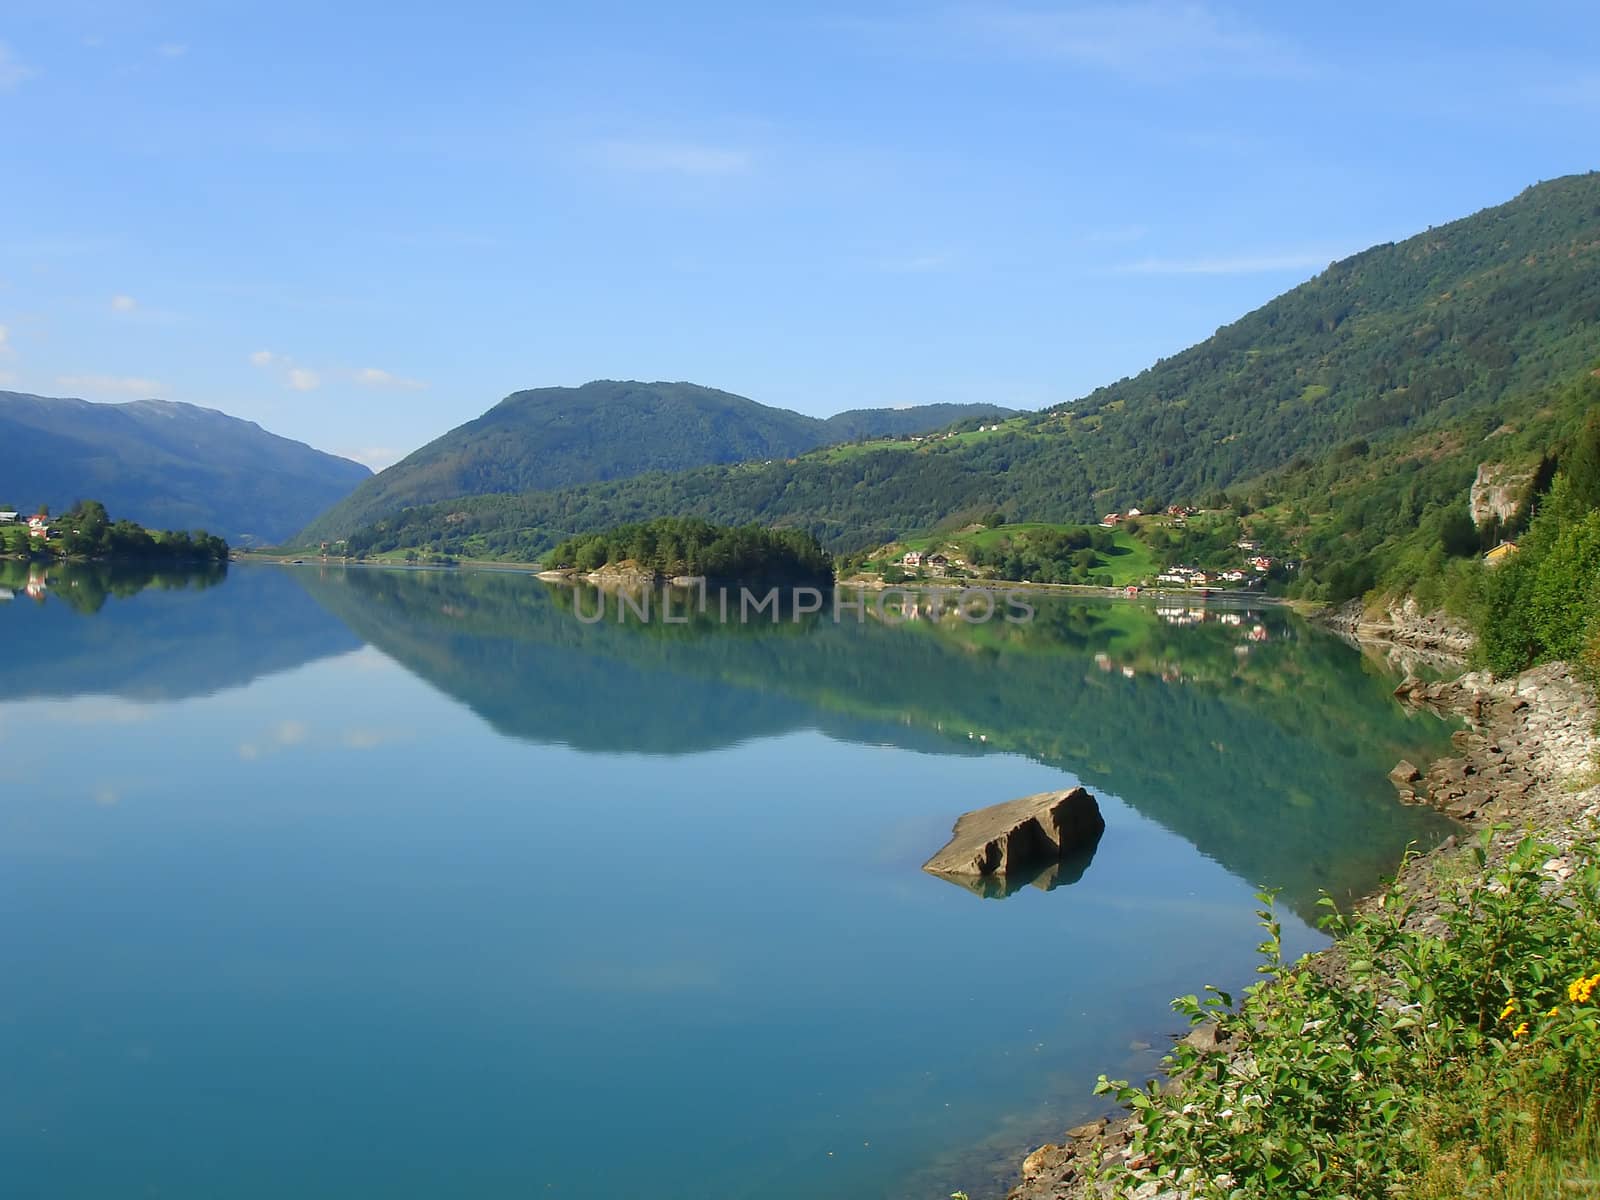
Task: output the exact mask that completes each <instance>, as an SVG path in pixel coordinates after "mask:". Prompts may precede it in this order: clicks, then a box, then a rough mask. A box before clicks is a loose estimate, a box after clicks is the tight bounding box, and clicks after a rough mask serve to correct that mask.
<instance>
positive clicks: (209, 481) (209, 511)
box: [0, 392, 371, 542]
mask: <svg viewBox="0 0 1600 1200" xmlns="http://www.w3.org/2000/svg"><path fill="white" fill-rule="evenodd" d="M370 474H371V472H370V471H369V470H368V469H367V468H366V467H364V466H362V465H361V464H360V463H356V462H352V461H350V460H349V459H344V458H339V457H338V456H336V455H332V454H327V453H324V452H323V451H321V450H316V449H313V448H312V447H310V446H307V445H305V444H304V443H303V442H296V441H292V440H291V439H289V438H285V437H279V436H278V435H277V434H274V433H269V432H268V431H266V430H264V429H262V428H261V426H259V425H257V424H255V423H254V422H253V421H245V420H242V419H240V418H238V417H231V416H228V415H227V414H226V413H222V412H218V411H216V410H215V409H209V408H199V407H197V406H195V405H192V404H183V403H179V402H176V401H170V400H135V401H132V402H129V403H126V404H93V403H90V402H89V401H87V400H77V399H60V398H54V397H48V396H35V395H31V394H27V393H22V392H0V503H4V504H13V505H17V506H19V507H26V508H30V509H32V508H36V507H37V506H38V505H40V504H47V505H49V506H50V507H51V508H52V509H55V510H60V509H64V508H67V507H69V506H71V505H72V504H73V503H75V502H76V501H78V500H81V499H94V500H99V501H102V502H103V503H104V504H105V505H106V507H107V508H109V509H110V510H111V511H112V512H113V513H114V514H115V515H116V516H118V517H128V518H130V519H132V520H134V521H137V522H139V523H140V524H142V525H145V526H148V527H151V528H155V529H205V530H207V531H208V532H211V533H214V534H217V535H219V536H221V537H224V538H227V539H228V540H229V541H233V542H238V541H242V540H247V539H249V538H256V539H260V540H262V541H274V540H277V539H279V538H282V537H284V536H286V535H288V534H290V533H292V532H294V530H296V529H298V528H299V527H300V526H302V525H303V524H305V522H306V521H307V520H309V519H310V518H311V517H312V516H314V515H315V514H316V513H318V512H320V511H322V509H324V508H326V507H327V506H328V505H329V504H332V503H333V502H334V501H335V500H338V499H339V498H340V497H342V496H344V495H346V494H348V493H349V491H350V489H351V488H353V487H355V486H356V484H358V483H359V482H361V481H362V480H363V479H365V478H367V477H368V476H369V475H370Z"/></svg>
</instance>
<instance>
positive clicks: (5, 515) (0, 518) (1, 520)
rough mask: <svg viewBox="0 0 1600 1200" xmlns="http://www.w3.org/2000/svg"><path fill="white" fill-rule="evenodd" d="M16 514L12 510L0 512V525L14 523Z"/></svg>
mask: <svg viewBox="0 0 1600 1200" xmlns="http://www.w3.org/2000/svg"><path fill="white" fill-rule="evenodd" d="M16 523H17V514H16V513H14V512H0V525H15V524H16Z"/></svg>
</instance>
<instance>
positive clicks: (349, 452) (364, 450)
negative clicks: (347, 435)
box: [334, 446, 400, 471]
mask: <svg viewBox="0 0 1600 1200" xmlns="http://www.w3.org/2000/svg"><path fill="white" fill-rule="evenodd" d="M334 453H335V454H337V455H339V456H340V457H342V458H349V459H353V460H355V461H356V462H358V463H360V464H361V465H362V466H365V467H371V468H372V469H373V470H374V471H381V470H383V468H385V467H387V466H390V465H392V464H394V463H397V462H399V461H400V451H398V450H396V449H395V448H394V447H393V446H360V447H356V448H351V447H348V446H346V447H341V448H340V449H338V450H335V451H334Z"/></svg>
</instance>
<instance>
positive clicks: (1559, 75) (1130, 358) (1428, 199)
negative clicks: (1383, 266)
mask: <svg viewBox="0 0 1600 1200" xmlns="http://www.w3.org/2000/svg"><path fill="white" fill-rule="evenodd" d="M1597 52H1600V21H1596V20H1595V19H1594V14H1593V10H1592V7H1591V6H1590V5H1588V4H1583V3H1571V4H1522V5H1517V6H1508V5H1503V4H1494V5H1488V4H1485V5H1474V4H1470V3H1467V4H1462V3H1456V4H1450V5H1443V4H1408V5H1393V4H1384V5H1375V4H1373V5H1368V4H1345V5H1316V6H1310V5H1283V4H1233V5H1223V4H1212V3H1164V2H1158V3H1140V4H1088V5H1082V4H1046V3H1026V4H1021V3H1019V4H1012V3H998V2H994V3H991V2H988V0H977V2H974V3H955V4H926V5H925V4H836V3H828V2H822V3H812V4H787V5H779V4H752V3H749V2H748V0H746V2H744V3H730V4H716V3H689V2H682V0H680V2H679V3H675V4H671V5H663V4H659V3H631V2H630V3H624V2H606V0H592V2H590V3H582V4H579V3H570V4H566V3H563V4H554V3H532V4H510V3H507V4H494V3H472V2H470V0H469V2H465V3H457V4H453V5H442V4H421V3H406V2H404V0H400V2H394V3H385V4H369V3H364V2H351V0H347V2H342V3H339V4H328V3H326V2H319V3H314V4H306V3H298V2H295V0H274V2H273V3H244V2H240V3H222V2H210V3H162V2H159V0H92V2H87V0H48V2H41V0H7V3H6V4H5V5H4V6H3V7H0V387H6V388H12V389H19V390H26V391H34V392H39V393H43V394H46V395H79V396H83V397H85V398H88V399H92V400H125V399H131V398H136V397H141V396H151V395H153V396H161V397H164V398H167V399H172V400H185V401H189V402H192V403H196V404H203V405H207V406H211V407H215V408H220V409H223V410H224V411H227V412H231V413H234V414H236V415H239V416H243V417H247V418H249V419H251V420H256V421H259V422H260V423H261V424H263V425H264V426H266V427H267V428H269V429H272V430H274V431H275V432H279V433H283V434H285V435H287V436H291V437H295V438H300V439H303V440H306V441H309V442H311V443H312V444H314V445H317V446H320V447H323V448H326V449H330V450H334V451H337V452H340V453H345V454H350V455H352V456H355V457H359V458H362V459H363V460H364V461H367V462H369V463H370V464H372V465H374V466H381V465H384V464H386V463H388V462H390V461H393V460H394V459H395V458H397V457H399V456H400V455H402V454H404V453H405V452H407V451H409V450H411V449H413V448H415V447H416V446H418V445H420V444H422V443H423V442H425V441H427V440H428V439H430V438H432V437H435V436H437V435H438V434H439V433H442V432H443V431H444V430H446V429H448V428H450V427H451V426H453V425H456V424H459V423H460V422H461V421H463V420H466V419H469V418H471V417H473V416H476V415H477V414H478V413H480V412H481V411H483V410H484V409H485V408H487V407H489V406H490V405H491V404H492V403H494V402H495V401H496V400H498V399H499V398H500V397H502V396H503V395H505V394H506V393H507V392H510V391H513V390H515V389H517V388H522V387H535V386H541V385H547V384H576V383H581V382H583V381H584V380H587V379H593V378H644V379H689V380H693V381H695V382H699V383H705V384H709V385H712V386H716V387H721V388H726V389H728V390H730V391H735V392H739V393H742V394H744V395H747V396H751V397H753V398H755V399H757V400H761V401H763V402H765V403H769V404H779V405H784V406H787V407H791V408H795V409H799V410H801V411H804V412H813V413H828V412H834V411H837V410H839V409H844V408H851V407H858V406H864V405H903V404H909V403H923V402H932V401H955V400H988V401H995V402H999V403H1007V404H1014V405H1017V406H1021V407H1036V406H1039V405H1043V404H1048V403H1054V402H1056V401H1059V400H1066V399H1071V398H1073V397H1076V396H1079V395H1081V394H1083V393H1084V392H1086V391H1088V390H1089V389H1091V388H1092V387H1094V386H1096V385H1097V384H1101V383H1105V382H1109V381H1111V380H1114V379H1116V378H1119V377H1121V376H1123V375H1127V374H1132V373H1134V372H1136V371H1138V370H1140V369H1141V368H1143V367H1145V366H1148V365H1149V364H1150V363H1151V362H1152V361H1153V360H1154V359H1155V358H1157V357H1159V356H1161V355H1164V354H1170V353H1173V352H1175V351H1177V350H1179V349H1181V348H1183V347H1184V346H1186V345H1189V344H1191V343H1193V342H1195V341H1197V340H1199V339H1201V338H1203V337H1205V336H1207V335H1208V334H1210V333H1211V332H1212V331H1213V330H1214V329H1215V328H1216V327H1217V326H1219V325H1221V324H1224V323H1226V322H1228V321H1229V320H1232V319H1233V318H1235V317H1237V316H1239V315H1240V314H1241V313H1243V312H1245V311H1247V310H1249V309H1250V308H1253V307H1255V306H1256V305H1258V304H1260V303H1262V302H1264V301H1266V300H1267V299H1269V298H1271V297H1272V296H1274V295H1276V294H1277V293H1279V292H1281V291H1283V290H1285V289H1287V288H1288V287H1290V286H1292V285H1294V284H1295V283H1297V282H1299V281H1300V280H1302V279H1305V278H1307V277H1309V276H1310V275H1312V274H1315V273H1316V271H1317V270H1318V269H1320V268H1321V267H1322V266H1324V265H1326V264H1327V263H1328V262H1329V261H1331V260H1332V259H1334V258H1337V257H1341V256H1343V255H1345V254H1347V253H1350V252H1353V251H1355V250H1357V249H1360V248H1362V247H1364V246H1367V245H1369V244H1372V243H1374V242H1380V241H1386V240H1390V239H1395V238H1400V237H1404V236H1407V235H1409V234H1411V233H1414V232H1417V231H1419V230H1421V229H1423V228H1426V227H1427V226H1428V225H1430V224H1439V223H1442V222H1444V221H1447V220H1450V219H1452V218H1454V217H1457V216H1462V215H1465V214H1466V213H1469V212H1472V211H1474V210H1476V209H1478V208H1481V207H1484V206H1485V205H1489V204H1494V203H1498V202H1501V201H1503V200H1506V199H1509V198H1510V197H1511V196H1513V195H1514V194H1516V193H1517V192H1518V191H1519V190H1521V189H1522V188H1523V187H1525V186H1527V185H1528V184H1531V183H1534V182H1536V181H1537V180H1539V179H1548V178H1552V177H1554V176H1557V175H1563V174H1567V173H1570V172H1574V171H1583V170H1589V169H1591V168H1594V167H1596V166H1600V139H1597V137H1596V130H1597V129H1600V53H1597Z"/></svg>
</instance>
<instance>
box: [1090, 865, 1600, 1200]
mask: <svg viewBox="0 0 1600 1200" xmlns="http://www.w3.org/2000/svg"><path fill="white" fill-rule="evenodd" d="M1488 844H1489V843H1488V835H1487V834H1486V835H1485V836H1484V840H1483V841H1482V842H1481V843H1480V844H1479V846H1478V847H1477V850H1476V854H1477V863H1478V870H1477V871H1475V872H1473V873H1472V876H1471V878H1470V879H1468V880H1466V881H1463V882H1461V883H1458V884H1457V885H1455V889H1454V891H1453V892H1452V893H1451V894H1450V895H1449V896H1448V897H1447V899H1446V903H1445V906H1444V908H1443V911H1442V912H1441V913H1440V914H1439V918H1438V919H1439V921H1440V922H1441V924H1442V930H1441V931H1440V933H1439V934H1438V935H1437V936H1436V935H1434V934H1430V933H1427V932H1423V931H1422V930H1421V929H1419V928H1418V927H1417V926H1418V924H1419V923H1418V922H1416V921H1414V920H1412V918H1414V917H1415V916H1416V914H1415V913H1414V911H1413V910H1412V909H1411V908H1410V907H1409V906H1408V904H1407V903H1406V901H1405V900H1404V899H1403V897H1402V896H1401V895H1400V893H1399V892H1398V891H1395V890H1391V891H1390V892H1389V893H1388V894H1387V895H1386V896H1385V897H1384V898H1383V901H1382V903H1381V905H1380V906H1379V907H1378V908H1377V909H1376V910H1375V911H1373V912H1371V913H1368V914H1363V915H1357V916H1354V917H1349V916H1344V915H1341V914H1339V913H1337V912H1336V911H1333V910H1332V903H1331V901H1326V900H1325V901H1324V904H1325V905H1326V906H1327V907H1328V908H1329V909H1330V913H1329V916H1328V918H1327V919H1326V920H1325V922H1324V923H1325V924H1326V925H1327V926H1328V927H1329V928H1330V929H1331V930H1332V931H1333V932H1334V933H1335V934H1336V935H1337V936H1338V938H1339V939H1340V945H1341V952H1340V953H1341V959H1340V965H1341V968H1342V970H1341V971H1340V972H1339V973H1335V972H1333V971H1329V970H1326V969H1319V968H1318V967H1317V966H1313V965H1311V964H1309V963H1307V962H1305V961H1302V962H1300V963H1296V964H1292V965H1290V964H1285V962H1284V961H1283V958H1282V944H1281V941H1280V937H1279V926H1278V922H1277V920H1276V918H1275V917H1274V915H1273V912H1272V908H1271V902H1272V896H1271V894H1269V893H1263V894H1262V897H1261V898H1262V900H1263V902H1264V903H1265V904H1266V906H1267V907H1265V908H1264V909H1263V910H1262V913H1261V920H1262V925H1263V927H1264V928H1265V929H1266V931H1267V936H1266V940H1265V941H1264V942H1263V943H1262V945H1261V950H1262V952H1263V954H1264V956H1265V961H1264V963H1263V964H1262V966H1261V967H1260V968H1258V969H1259V970H1260V971H1261V973H1262V974H1263V975H1264V976H1265V978H1264V980H1263V982H1262V983H1260V984H1257V985H1255V986H1254V987H1252V988H1250V989H1248V991H1247V993H1246V995H1245V998H1244V1000H1243V1003H1242V1004H1240V1005H1238V1006H1235V1004H1234V1002H1233V999H1232V997H1230V996H1229V995H1227V994H1226V993H1224V992H1220V991H1217V990H1215V989H1207V995H1206V997H1205V998H1204V999H1200V998H1198V997H1196V996H1185V997H1182V998H1181V999H1179V1000H1177V1001H1174V1005H1173V1007H1174V1008H1176V1009H1177V1010H1178V1011H1179V1012H1182V1013H1184V1014H1185V1015H1187V1016H1188V1017H1189V1018H1190V1019H1191V1021H1194V1022H1201V1021H1205V1020H1216V1021H1217V1022H1218V1026H1219V1030H1220V1032H1221V1034H1222V1036H1224V1037H1225V1038H1227V1041H1226V1042H1225V1043H1224V1044H1223V1046H1222V1048H1219V1049H1214V1050H1204V1049H1200V1048H1197V1047H1195V1046H1192V1045H1189V1044H1187V1043H1181V1044H1179V1046H1178V1047H1177V1048H1176V1050H1175V1051H1174V1052H1173V1054H1172V1055H1171V1056H1170V1057H1169V1059H1168V1066H1169V1068H1170V1069H1171V1071H1172V1072H1173V1073H1174V1074H1176V1075H1178V1076H1180V1077H1181V1080H1182V1082H1181V1083H1180V1084H1179V1085H1177V1086H1176V1087H1171V1088H1165V1089H1162V1088H1158V1087H1157V1086H1156V1085H1155V1084H1153V1083H1152V1084H1148V1085H1146V1086H1145V1087H1142V1088H1136V1087H1131V1086H1129V1085H1128V1084H1127V1083H1126V1082H1121V1081H1118V1082H1111V1081H1108V1080H1106V1079H1105V1078H1104V1077H1103V1076H1102V1077H1101V1081H1100V1084H1099V1088H1098V1090H1099V1091H1100V1092H1101V1093H1110V1094H1114V1095H1115V1096H1117V1097H1118V1099H1120V1100H1121V1101H1122V1102H1123V1103H1124V1104H1126V1105H1128V1106H1130V1107H1131V1108H1132V1109H1133V1112H1134V1117H1135V1125H1134V1142H1133V1158H1132V1159H1131V1160H1130V1162H1131V1163H1133V1164H1137V1165H1136V1166H1129V1167H1118V1168H1116V1169H1115V1170H1114V1171H1113V1179H1112V1182H1113V1183H1116V1184H1118V1185H1119V1187H1121V1188H1123V1189H1131V1188H1133V1187H1135V1186H1137V1185H1138V1184H1139V1183H1140V1182H1142V1181H1143V1180H1144V1179H1146V1178H1160V1179H1163V1180H1176V1181H1178V1182H1179V1183H1180V1184H1181V1185H1182V1186H1183V1187H1185V1188H1186V1189H1188V1190H1189V1191H1191V1192H1192V1193H1193V1194H1194V1195H1195V1196H1196V1197H1204V1198H1213V1197H1219V1198H1220V1197H1227V1198H1228V1200H1252V1198H1256V1197H1260V1198H1262V1200H1268V1198H1271V1200H1281V1198H1285V1197H1322V1196H1343V1197H1350V1198H1352V1200H1367V1198H1371V1200H1378V1198H1380V1197H1384V1198H1387V1197H1390V1196H1392V1195H1395V1194H1397V1193H1400V1194H1404V1193H1405V1192H1406V1191H1407V1190H1408V1189H1410V1188H1413V1187H1421V1186H1422V1185H1423V1182H1424V1181H1427V1182H1428V1185H1429V1186H1431V1187H1437V1186H1438V1181H1439V1178H1440V1174H1441V1172H1443V1173H1444V1174H1446V1175H1448V1177H1449V1179H1450V1181H1451V1182H1450V1184H1449V1186H1450V1187H1452V1188H1455V1189H1457V1190H1456V1192H1455V1194H1461V1193H1463V1192H1465V1191H1467V1190H1468V1188H1469V1187H1479V1186H1484V1185H1489V1184H1494V1183H1496V1182H1497V1181H1503V1179H1504V1177H1505V1176H1506V1175H1507V1173H1508V1171H1510V1170H1511V1169H1512V1168H1513V1167H1514V1165H1515V1164H1516V1163H1517V1162H1518V1161H1520V1156H1521V1155H1522V1154H1523V1153H1524V1151H1525V1149H1526V1147H1527V1146H1529V1145H1532V1146H1535V1147H1537V1146H1541V1145H1542V1146H1545V1147H1546V1148H1549V1147H1551V1146H1553V1145H1556V1144H1558V1143H1560V1142H1561V1140H1562V1138H1563V1137H1564V1136H1565V1135H1566V1134H1567V1133H1568V1131H1570V1130H1571V1129H1573V1128H1574V1127H1577V1126H1579V1125H1581V1124H1583V1123H1584V1122H1585V1121H1592V1120H1593V1118H1594V1117H1595V1115H1596V1113H1597V1106H1600V1098H1597V1097H1600V1007H1597V1001H1600V865H1597V864H1596V861H1595V857H1594V853H1593V850H1592V848H1591V849H1590V850H1587V851H1584V852H1582V853H1580V854H1579V869H1578V870H1577V872H1576V873H1575V874H1574V875H1573V877H1572V878H1571V879H1570V880H1569V882H1568V884H1567V886H1566V887H1564V888H1562V889H1559V890H1557V889H1555V888H1553V887H1552V886H1551V885H1550V881H1549V880H1548V879H1546V877H1545V876H1544V874H1543V872H1542V870H1541V864H1542V863H1543V862H1544V861H1545V860H1546V859H1547V858H1548V857H1549V856H1550V855H1551V854H1552V853H1553V851H1552V849H1551V848H1550V847H1549V846H1545V845H1541V844H1539V843H1537V842H1534V841H1532V840H1527V841H1524V842H1523V843H1522V844H1521V845H1519V846H1518V847H1517V848H1516V850H1515V852H1514V853H1513V854H1512V855H1511V857H1510V858H1509V860H1508V861H1507V862H1506V864H1505V865H1504V866H1502V867H1500V868H1498V869H1495V870H1493V871H1490V870H1488V868H1487V847H1488ZM1340 975H1342V977H1340ZM1447 1194H1449V1193H1447Z"/></svg>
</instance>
